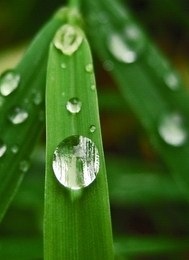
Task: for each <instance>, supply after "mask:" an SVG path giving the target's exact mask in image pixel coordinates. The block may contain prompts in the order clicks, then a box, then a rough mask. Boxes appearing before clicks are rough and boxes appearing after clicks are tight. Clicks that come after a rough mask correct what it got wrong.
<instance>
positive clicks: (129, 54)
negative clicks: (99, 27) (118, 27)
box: [108, 34, 138, 63]
mask: <svg viewBox="0 0 189 260" xmlns="http://www.w3.org/2000/svg"><path fill="white" fill-rule="evenodd" d="M108 48H109V51H110V52H111V53H112V55H113V56H114V57H115V58H116V59H117V60H119V61H121V62H124V63H133V62H135V61H136V60H137V58H138V55H137V53H136V51H135V50H132V49H131V48H130V47H129V45H128V44H127V43H126V41H125V40H124V39H123V38H122V37H121V36H120V35H119V34H112V35H111V37H110V39H109V41H108Z"/></svg>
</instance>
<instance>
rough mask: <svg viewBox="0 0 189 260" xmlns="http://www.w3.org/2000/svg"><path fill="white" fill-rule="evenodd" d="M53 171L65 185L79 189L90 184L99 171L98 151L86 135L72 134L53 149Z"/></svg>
mask: <svg viewBox="0 0 189 260" xmlns="http://www.w3.org/2000/svg"><path fill="white" fill-rule="evenodd" d="M52 166H53V171H54V174H55V176H56V178H57V180H58V181H59V182H60V183H61V184H62V185H63V186H65V187H67V188H69V189H72V190H79V189H82V188H84V187H87V186H88V185H90V184H91V183H92V182H93V181H94V180H95V179H96V175H97V173H98V171H99V153H98V149H97V148H96V146H95V144H94V143H93V142H92V141H91V140H90V139H89V138H87V137H84V136H79V135H74V136H69V137H67V138H66V139H64V140H63V141H62V142H61V143H60V144H59V145H58V146H57V148H56V149H55V151H54V155H53V164H52Z"/></svg>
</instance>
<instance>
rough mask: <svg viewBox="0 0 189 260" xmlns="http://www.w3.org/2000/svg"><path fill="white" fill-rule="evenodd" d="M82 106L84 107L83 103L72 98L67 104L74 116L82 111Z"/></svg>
mask: <svg viewBox="0 0 189 260" xmlns="http://www.w3.org/2000/svg"><path fill="white" fill-rule="evenodd" d="M81 106H82V103H81V101H80V100H79V99H78V98H76V97H74V98H71V99H70V100H69V101H68V102H67V103H66V108H67V110H68V111H69V112H70V113H72V114H76V113H79V112H80V110H81Z"/></svg>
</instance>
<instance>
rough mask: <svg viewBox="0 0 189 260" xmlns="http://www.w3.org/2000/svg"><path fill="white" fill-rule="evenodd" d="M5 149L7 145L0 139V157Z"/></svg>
mask: <svg viewBox="0 0 189 260" xmlns="http://www.w3.org/2000/svg"><path fill="white" fill-rule="evenodd" d="M6 151H7V146H6V144H4V143H3V142H2V141H1V140H0V158H1V157H3V155H4V154H5V152H6Z"/></svg>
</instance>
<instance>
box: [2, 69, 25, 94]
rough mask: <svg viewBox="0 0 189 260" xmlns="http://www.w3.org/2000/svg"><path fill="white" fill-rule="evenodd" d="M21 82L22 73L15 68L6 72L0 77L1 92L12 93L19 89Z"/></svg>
mask: <svg viewBox="0 0 189 260" xmlns="http://www.w3.org/2000/svg"><path fill="white" fill-rule="evenodd" d="M19 83H20V75H19V74H18V73H16V72H15V71H13V70H8V71H6V72H4V73H3V74H2V75H1V77H0V92H1V95H3V96H8V95H10V94H11V93H12V92H13V91H14V90H16V89H17V87H18V86H19Z"/></svg>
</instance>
